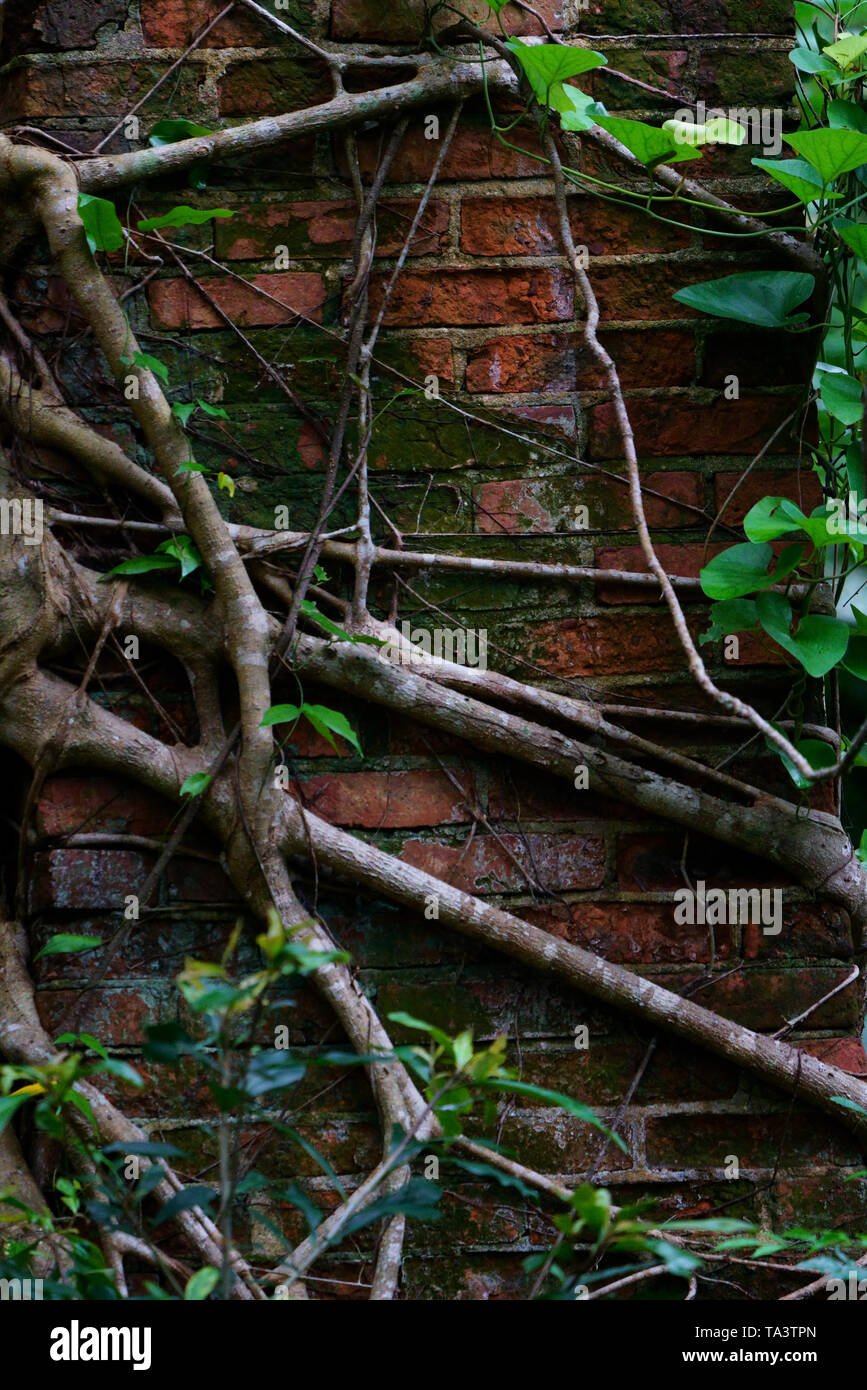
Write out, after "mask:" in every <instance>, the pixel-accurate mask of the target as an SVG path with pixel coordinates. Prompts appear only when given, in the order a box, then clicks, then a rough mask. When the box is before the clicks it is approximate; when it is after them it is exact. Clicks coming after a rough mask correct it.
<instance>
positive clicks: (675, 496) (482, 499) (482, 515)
mask: <svg viewBox="0 0 867 1390" xmlns="http://www.w3.org/2000/svg"><path fill="white" fill-rule="evenodd" d="M645 483H646V486H647V487H648V488H653V489H654V491H655V492H656V493H661V494H662V496H661V497H660V496H648V497H647V500H646V512H647V519H648V522H649V524H650V525H651V526H669V527H671V526H690V525H694V524H695V517H696V511H695V509H696V508H700V507H701V504H702V500H703V493H704V482H703V479H702V477H701V474H699V473H681V472H674V471H672V472H670V473H651V474H650V475H648V476H647V478H646V479H645ZM665 497H670V498H671V499H672V501H671V502H666V501H664V500H663V499H664V498H665ZM473 500H474V502H475V505H476V510H477V516H476V530H477V531H479V532H480V533H482V534H491V535H496V534H498V533H503V532H506V533H508V532H514V531H531V530H540V531H546V530H548V531H555V530H556V531H560V530H569V529H571V528H572V527H574V526H575V524H576V518H575V508H576V506H584V507H586V508H587V511H588V525H587V528H582V529H590V530H594V531H596V530H602V531H631V530H633V529H634V523H633V520H632V512H631V509H630V507H629V495H628V491H627V489H626V487H625V486H620V485H619V484H617V483H616V482H613V481H610V480H609V479H602V478H598V477H594V476H593V474H589V475H587V474H584V475H582V476H580V477H579V478H577V479H576V478H562V477H559V476H558V477H555V478H550V479H549V478H511V479H505V480H503V481H502V482H500V481H496V482H490V483H482V484H481V486H480V487H478V488H477V489H476V491H475V493H474V499H473ZM679 502H680V503H686V504H687V505H686V506H678V505H677V503H679ZM582 520H583V517H582ZM620 568H623V566H621V567H620Z"/></svg>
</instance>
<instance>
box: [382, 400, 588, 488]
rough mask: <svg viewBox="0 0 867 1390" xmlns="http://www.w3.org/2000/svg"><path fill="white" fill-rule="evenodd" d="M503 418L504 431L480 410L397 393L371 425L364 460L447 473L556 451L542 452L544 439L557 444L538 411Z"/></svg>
mask: <svg viewBox="0 0 867 1390" xmlns="http://www.w3.org/2000/svg"><path fill="white" fill-rule="evenodd" d="M383 385H384V383H383ZM380 389H381V390H382V388H380ZM382 394H383V395H384V394H385V393H384V391H383V393H382ZM386 399H387V398H386ZM474 414H476V412H474ZM507 423H508V428H509V430H510V431H511V432H510V433H504V432H503V431H502V430H501V429H498V428H497V427H496V421H495V420H489V419H488V418H487V413H486V412H481V413H479V415H478V418H477V419H473V420H466V419H465V418H463V417H461V416H459V415H457V414H455V413H454V412H453V411H450V410H449V409H448V408H447V407H445V406H444V405H442V404H441V403H439V402H436V401H431V402H427V401H424V400H419V399H418V398H416V397H403V398H402V399H400V400H397V401H394V402H393V404H391V405H390V406H389V407H388V408H387V409H385V410H383V411H382V412H381V413H380V415H379V418H378V420H377V421H376V423H375V425H374V426H373V430H372V433H371V439H370V447H369V456H370V466H371V468H372V469H376V470H378V471H383V472H384V471H390V472H394V473H420V472H441V471H448V472H449V473H451V474H454V473H455V472H456V471H457V470H462V469H469V468H486V469H500V468H504V467H512V468H526V467H527V466H528V465H530V466H531V467H532V466H533V465H536V466H537V467H538V466H539V465H540V463H542V462H543V461H547V460H548V459H550V458H552V457H556V455H554V456H552V455H551V454H549V453H547V452H545V445H546V443H549V442H550V444H551V445H552V447H554V448H556V449H562V445H561V442H560V441H559V440H558V439H557V438H556V437H554V438H551V434H552V431H550V430H548V429H546V428H545V422H544V421H541V422H540V421H539V419H538V416H537V417H536V418H535V419H529V420H524V419H521V420H520V421H515V420H514V419H513V420H511V421H508V422H507ZM567 457H568V455H567ZM560 461H562V460H560Z"/></svg>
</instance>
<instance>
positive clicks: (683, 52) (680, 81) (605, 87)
mask: <svg viewBox="0 0 867 1390" xmlns="http://www.w3.org/2000/svg"><path fill="white" fill-rule="evenodd" d="M599 51H600V52H603V53H604V52H605V46H604V44H603V45H601V46H600V50H599ZM606 56H607V57H608V63H609V66H610V67H612V68H614V69H615V70H616V71H619V72H623V73H625V74H626V75H627V77H632V78H637V79H638V81H639V82H644V83H646V85H647V86H649V87H653V88H655V89H656V90H655V91H653V92H648V91H646V90H645V89H644V88H641V89H640V97H639V100H640V102H641V105H642V107H645V108H647V109H649V110H655V109H662V110H665V111H666V112H667V111H668V108H669V107H670V106H671V103H672V101H676V100H678V99H682V97H683V85H684V82H685V79H686V72H687V65H688V63H689V51H688V50H687V49H685V48H662V49H656V50H654V49H652V48H644V47H643V48H642V49H641V50H640V51H637V52H636V51H632V50H630V49H621V48H617V49H612V50H611V51H610V52H609V53H608V54H607V55H606ZM582 88H583V90H585V91H588V92H590V93H591V95H592V96H594V97H595V98H596V100H597V101H601V102H603V104H604V105H605V106H607V107H608V108H609V110H612V111H616V110H618V109H619V110H624V109H630V108H632V107H634V106H635V102H636V88H635V87H634V86H633V85H632V84H631V83H630V82H625V81H624V80H623V78H622V77H615V76H614V74H613V73H608V72H606V71H605V68H595V69H594V70H593V72H592V73H590V74H589V75H588V76H587V77H585V78H584V79H583V81H582Z"/></svg>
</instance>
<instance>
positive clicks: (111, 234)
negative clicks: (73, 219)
mask: <svg viewBox="0 0 867 1390" xmlns="http://www.w3.org/2000/svg"><path fill="white" fill-rule="evenodd" d="M78 215H79V217H80V218H81V220H82V222H83V223H84V230H85V233H86V234H87V244H88V246H89V247H90V249H91V251H92V252H93V253H94V255H95V254H96V252H97V251H119V250H120V248H121V247H122V246H123V241H124V230H123V227H122V226H121V223H120V218H119V217H118V215H117V213H116V211H115V207H114V203H110V202H109V201H108V199H107V198H96V197H94V195H93V194H92V193H79V195H78Z"/></svg>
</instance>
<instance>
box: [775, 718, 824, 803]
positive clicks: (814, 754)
mask: <svg viewBox="0 0 867 1390" xmlns="http://www.w3.org/2000/svg"><path fill="white" fill-rule="evenodd" d="M775 727H776V726H775ZM782 732H783V730H782V729H781V730H780V733H782ZM765 743H766V744H767V746H768V748H770V749H771V750H772V751H773V752H774V753H776V754H777V756H778V757H779V758H780V759H781V760H782V762H783V763H784V764H785V768H786V771H787V772H788V774H789V776H790V777H791V779H792V781H793V782H794V784H795V786H796V787H798V788H799V790H801V791H805V790H806V789H807V787H811V786H812V785H813V783H812V782H811V781H810V779H809V778H808V777H804V776H803V774H802V773H800V772H799V771H798V769H797V768H796V767H795V764H794V763H793V762H792V760H791V758H788V757H787V756H786V754H785V753H784V752H783V751H782V750H781V749H780V748H778V747H777V745H776V744H775V743H771V741H770V739H767V738H766V739H765ZM795 747H796V748H797V750H798V752H799V753H800V754H801V756H802V757H803V758H806V760H807V762H808V763H809V764H810V766H811V767H812V768H815V769H816V770H818V769H819V768H820V767H832V766H833V764H834V763H835V762H836V761H837V758H836V755H835V753H834V750H833V748H832V747H831V745H830V744H829V743H824V742H823V741H822V739H820V738H802V739H800V740H799V741H798V742H797V743H796V744H795Z"/></svg>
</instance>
